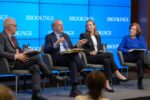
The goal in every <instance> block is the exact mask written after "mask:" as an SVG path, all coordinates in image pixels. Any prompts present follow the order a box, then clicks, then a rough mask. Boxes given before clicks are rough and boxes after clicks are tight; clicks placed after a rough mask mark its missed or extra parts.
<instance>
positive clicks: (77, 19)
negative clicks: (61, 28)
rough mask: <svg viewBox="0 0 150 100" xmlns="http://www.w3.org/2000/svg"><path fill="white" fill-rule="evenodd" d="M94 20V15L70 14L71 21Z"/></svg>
mask: <svg viewBox="0 0 150 100" xmlns="http://www.w3.org/2000/svg"><path fill="white" fill-rule="evenodd" d="M89 19H91V20H94V17H86V16H69V21H87V20H89Z"/></svg>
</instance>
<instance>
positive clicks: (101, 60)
mask: <svg viewBox="0 0 150 100" xmlns="http://www.w3.org/2000/svg"><path fill="white" fill-rule="evenodd" d="M80 39H87V42H86V43H85V44H83V45H82V47H83V48H84V49H85V50H84V52H85V54H86V57H87V61H88V63H92V64H103V65H104V73H105V76H106V78H107V80H106V87H105V90H106V91H108V92H114V90H113V89H112V88H111V87H110V85H109V80H111V78H112V72H113V73H114V74H115V75H116V76H117V78H118V79H120V80H121V81H123V82H125V81H127V78H126V77H124V76H123V75H122V74H121V73H120V72H119V71H118V68H117V65H116V63H115V61H114V58H113V54H112V53H110V52H99V51H101V50H102V46H101V38H100V35H99V33H98V32H97V31H96V25H95V23H94V21H93V20H88V21H87V22H86V32H85V33H82V34H80Z"/></svg>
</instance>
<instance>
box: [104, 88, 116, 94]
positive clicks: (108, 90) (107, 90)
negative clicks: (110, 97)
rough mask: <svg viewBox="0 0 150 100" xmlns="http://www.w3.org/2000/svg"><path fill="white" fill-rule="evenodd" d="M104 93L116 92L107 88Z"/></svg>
mask: <svg viewBox="0 0 150 100" xmlns="http://www.w3.org/2000/svg"><path fill="white" fill-rule="evenodd" d="M104 91H106V92H111V93H113V92H115V91H114V90H113V89H108V88H105V89H104Z"/></svg>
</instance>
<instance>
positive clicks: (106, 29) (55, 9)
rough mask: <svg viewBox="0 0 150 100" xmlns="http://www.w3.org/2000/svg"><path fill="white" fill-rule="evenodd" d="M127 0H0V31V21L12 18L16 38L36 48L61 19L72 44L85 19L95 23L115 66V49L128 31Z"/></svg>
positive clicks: (1, 28) (0, 26)
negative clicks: (52, 24) (55, 21)
mask: <svg viewBox="0 0 150 100" xmlns="http://www.w3.org/2000/svg"><path fill="white" fill-rule="evenodd" d="M130 3H131V0H0V7H1V9H0V23H1V25H0V30H1V31H3V25H2V23H3V20H4V19H5V18H7V17H13V18H15V19H16V21H17V26H18V30H17V32H16V37H17V38H18V40H19V44H20V46H21V47H22V45H23V44H30V47H32V48H33V49H39V48H40V47H41V45H42V44H43V43H44V39H45V35H47V34H48V33H50V32H52V29H51V23H52V22H53V21H54V20H55V19H61V20H62V21H63V24H64V31H65V32H66V33H67V34H68V35H69V36H70V37H71V40H72V42H73V43H74V44H75V43H76V42H77V41H78V39H79V35H80V33H82V32H84V31H85V22H86V20H88V19H93V20H94V21H95V22H96V25H97V30H98V31H99V33H100V35H101V38H102V42H103V43H106V44H107V49H108V51H112V52H113V54H114V57H115V60H116V62H117V64H118V67H121V66H120V65H119V63H118V58H117V54H116V48H117V46H118V44H119V43H120V41H121V39H122V37H123V36H124V35H125V34H128V27H129V24H130V8H131V7H130V6H131V4H130Z"/></svg>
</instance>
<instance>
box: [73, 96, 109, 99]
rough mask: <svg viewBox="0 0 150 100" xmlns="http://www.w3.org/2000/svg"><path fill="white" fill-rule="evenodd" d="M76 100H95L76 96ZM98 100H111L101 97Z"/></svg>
mask: <svg viewBox="0 0 150 100" xmlns="http://www.w3.org/2000/svg"><path fill="white" fill-rule="evenodd" d="M75 100H93V99H92V98H90V96H89V95H79V96H76V98H75ZM98 100H110V99H109V98H106V97H100V98H99V99H98Z"/></svg>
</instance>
